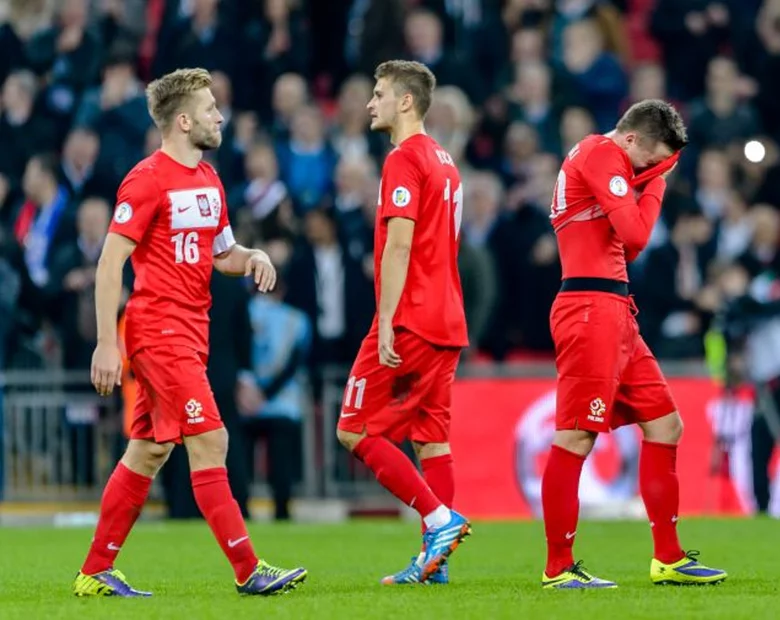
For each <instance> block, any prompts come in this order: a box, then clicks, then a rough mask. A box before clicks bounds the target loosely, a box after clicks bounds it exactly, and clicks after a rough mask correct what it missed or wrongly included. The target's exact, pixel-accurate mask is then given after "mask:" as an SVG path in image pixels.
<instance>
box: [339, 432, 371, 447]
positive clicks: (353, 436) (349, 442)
mask: <svg viewBox="0 0 780 620" xmlns="http://www.w3.org/2000/svg"><path fill="white" fill-rule="evenodd" d="M365 436H366V434H365V432H363V433H360V434H358V433H350V432H349V431H343V430H341V429H340V428H338V429H336V438H337V439H338V440H339V443H340V444H341V445H342V446H344V447H345V448H346V449H347V450H349V451H350V452H353V451H354V450H355V446H357V445H358V443H360V440H361V439H363V437H365Z"/></svg>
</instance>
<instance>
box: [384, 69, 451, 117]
mask: <svg viewBox="0 0 780 620" xmlns="http://www.w3.org/2000/svg"><path fill="white" fill-rule="evenodd" d="M382 78H387V79H388V80H390V81H391V82H392V84H393V89H394V90H395V92H396V94H398V93H400V94H403V95H405V94H407V93H408V94H410V95H411V96H412V100H413V102H414V108H415V110H417V113H418V114H419V115H420V118H424V117H425V115H426V114H427V113H428V108H430V107H431V99H433V90H434V89H435V88H436V76H435V75H433V72H431V70H430V69H429V68H428V67H426V66H425V65H424V64H422V63H421V62H415V61H412V60H388V61H387V62H383V63H382V64H381V65H379V66H378V67H377V68H376V71H375V72H374V79H377V80H379V79H382Z"/></svg>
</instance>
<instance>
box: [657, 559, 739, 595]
mask: <svg viewBox="0 0 780 620" xmlns="http://www.w3.org/2000/svg"><path fill="white" fill-rule="evenodd" d="M698 557H699V552H698V551H688V552H687V553H686V554H685V557H684V558H682V559H681V560H679V561H677V562H673V563H672V564H664V563H663V562H659V561H658V560H656V559H655V558H653V560H652V561H651V562H650V579H651V581H652V582H653V583H654V584H655V585H657V586H706V585H714V584H716V583H720V582H722V581H725V579H726V577H728V573H726V571H725V570H721V569H719V568H709V567H708V566H704V565H703V564H700V563H699V561H698V560H697V559H696V558H698Z"/></svg>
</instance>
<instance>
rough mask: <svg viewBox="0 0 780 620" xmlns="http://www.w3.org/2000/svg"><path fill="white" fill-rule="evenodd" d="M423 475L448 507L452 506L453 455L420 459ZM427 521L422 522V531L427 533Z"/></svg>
mask: <svg viewBox="0 0 780 620" xmlns="http://www.w3.org/2000/svg"><path fill="white" fill-rule="evenodd" d="M420 466H421V467H422V471H423V477H424V478H425V482H427V483H428V486H429V487H430V489H431V491H433V494H434V495H435V496H436V497H438V498H439V499H440V500H441V503H442V504H444V505H445V506H446V507H447V508H452V504H453V501H454V499H455V471H454V469H453V467H452V455H451V454H442V455H440V456H433V457H431V458H428V459H420ZM425 530H426V526H425V522H424V521H423V522H422V531H423V533H425Z"/></svg>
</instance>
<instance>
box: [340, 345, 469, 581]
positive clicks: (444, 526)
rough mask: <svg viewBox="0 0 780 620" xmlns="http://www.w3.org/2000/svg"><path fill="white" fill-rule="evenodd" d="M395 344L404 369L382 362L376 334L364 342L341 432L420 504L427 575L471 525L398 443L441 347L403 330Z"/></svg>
mask: <svg viewBox="0 0 780 620" xmlns="http://www.w3.org/2000/svg"><path fill="white" fill-rule="evenodd" d="M395 347H396V350H397V351H398V353H399V355H400V356H401V357H402V359H403V360H404V361H403V365H402V366H401V367H400V368H398V369H391V368H387V367H384V366H380V365H379V364H378V362H377V361H376V356H377V353H376V351H377V343H376V338H375V336H374V335H372V334H369V335H368V336H367V337H366V339H365V340H364V341H363V345H362V346H361V349H360V352H359V353H358V357H357V359H356V361H355V364H354V365H353V368H352V372H351V376H350V380H349V382H348V384H347V388H346V390H345V394H344V401H343V404H342V412H341V416H340V418H339V428H338V431H337V436H338V439H339V441H340V442H341V443H342V445H344V447H346V448H347V449H348V450H349V451H350V452H352V453H353V454H354V455H355V457H356V458H358V459H360V460H361V461H362V462H363V463H364V464H365V465H366V466H367V467H368V468H369V469H371V471H372V472H373V473H374V475H375V476H376V478H377V481H378V482H379V483H380V484H382V485H383V486H384V487H385V488H386V489H388V490H389V491H390V492H391V493H393V494H394V495H395V496H396V497H398V499H400V500H401V501H402V502H404V503H405V504H407V505H409V506H412V507H413V508H415V509H416V510H417V512H418V513H419V514H420V516H421V518H422V519H423V521H424V522H425V524H426V526H427V527H428V533H426V536H428V538H429V539H430V541H429V544H428V546H427V552H426V560H425V562H424V565H423V566H422V569H421V578H422V579H425V578H427V577H428V576H430V574H432V573H433V572H435V571H436V570H438V567H439V565H440V564H441V563H442V562H443V561H444V560H445V559H446V557H447V555H449V553H451V552H452V551H453V550H454V549H455V548H456V547H457V546H458V544H459V543H460V540H462V538H464V537H465V536H467V535H468V533H469V532H470V527H469V524H468V521H467V520H466V519H465V518H463V517H462V516H461V515H458V514H457V513H455V512H452V511H450V510H449V509H448V508H447V507H446V506H445V505H444V503H443V502H442V501H441V500H440V499H439V498H438V497H436V495H435V494H434V493H433V491H431V489H430V487H429V485H428V484H427V483H426V482H425V480H424V478H423V477H422V475H420V472H419V471H418V469H417V467H415V465H414V463H412V461H411V460H410V459H409V458H407V456H406V455H405V454H404V453H403V452H402V451H401V450H400V449H399V448H398V447H397V446H396V445H395V444H394V443H393V442H394V441H400V440H402V439H403V438H405V437H406V435H407V432H408V429H409V427H410V424H411V423H412V422H413V420H414V418H415V416H416V415H417V412H418V410H419V407H420V404H421V403H422V400H423V398H424V397H425V395H426V394H427V393H428V391H429V390H430V386H431V385H432V382H433V381H434V380H435V379H436V376H437V373H438V370H439V368H440V367H441V363H440V361H434V362H433V363H432V360H431V356H432V354H433V356H434V358H435V357H436V353H437V351H436V350H435V348H434V347H432V346H431V345H430V344H428V343H426V342H425V341H423V340H422V339H420V338H419V337H417V336H415V335H414V334H412V333H410V332H407V331H400V332H399V333H398V334H397V335H396V341H395ZM434 532H436V534H435V535H434V534H433V533H434Z"/></svg>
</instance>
